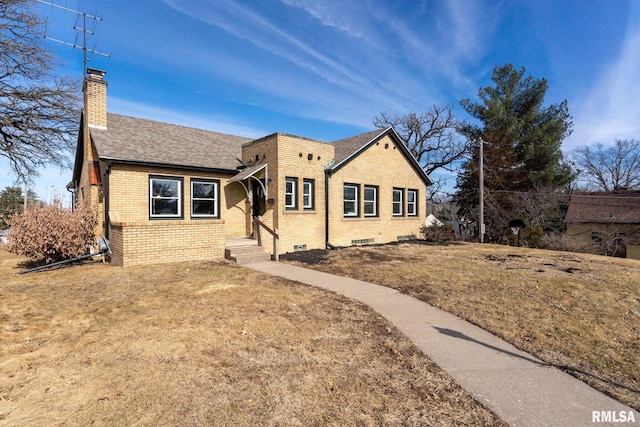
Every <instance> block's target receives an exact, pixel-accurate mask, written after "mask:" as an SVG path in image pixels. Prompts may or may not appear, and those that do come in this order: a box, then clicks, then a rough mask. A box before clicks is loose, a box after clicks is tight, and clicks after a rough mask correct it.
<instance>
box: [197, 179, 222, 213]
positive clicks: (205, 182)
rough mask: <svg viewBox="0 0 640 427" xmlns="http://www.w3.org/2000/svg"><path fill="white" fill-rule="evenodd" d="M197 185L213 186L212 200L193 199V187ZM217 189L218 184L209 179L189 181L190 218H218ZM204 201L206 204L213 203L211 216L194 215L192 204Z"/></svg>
mask: <svg viewBox="0 0 640 427" xmlns="http://www.w3.org/2000/svg"><path fill="white" fill-rule="evenodd" d="M197 184H207V185H213V197H212V198H208V197H207V198H203V197H195V195H194V194H195V191H194V187H195V185H197ZM219 188H220V182H219V181H218V180H211V179H192V180H191V216H192V217H193V218H220V213H219V194H220V193H219ZM199 200H204V201H208V202H213V214H198V213H195V210H194V206H193V202H195V201H199Z"/></svg>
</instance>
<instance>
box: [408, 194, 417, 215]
mask: <svg viewBox="0 0 640 427" xmlns="http://www.w3.org/2000/svg"><path fill="white" fill-rule="evenodd" d="M409 194H413V202H410V201H409ZM411 207H413V212H411V209H410V208H411ZM407 216H418V190H415V189H413V188H410V189H408V190H407Z"/></svg>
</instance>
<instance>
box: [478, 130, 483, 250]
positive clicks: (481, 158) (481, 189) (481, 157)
mask: <svg viewBox="0 0 640 427" xmlns="http://www.w3.org/2000/svg"><path fill="white" fill-rule="evenodd" d="M483 146H484V141H483V140H482V138H480V166H479V167H480V170H479V173H478V175H479V176H480V191H479V192H480V243H484V148H483Z"/></svg>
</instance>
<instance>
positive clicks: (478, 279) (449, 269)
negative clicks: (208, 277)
mask: <svg viewBox="0 0 640 427" xmlns="http://www.w3.org/2000/svg"><path fill="white" fill-rule="evenodd" d="M283 259H285V260H288V261H287V262H293V263H296V264H299V265H302V266H304V267H309V268H314V269H317V270H321V271H325V272H329V273H334V274H338V275H344V276H348V277H353V278H356V279H360V280H365V281H369V282H373V283H377V284H381V285H385V286H389V287H392V288H395V289H398V290H399V291H401V292H403V293H406V294H409V295H412V296H414V297H416V298H419V299H421V300H423V301H426V302H428V303H430V304H432V305H435V306H437V307H440V308H442V309H444V310H446V311H449V312H451V313H454V314H456V315H458V316H460V317H462V318H464V319H466V320H469V321H471V322H472V323H474V324H476V325H479V326H480V327H482V328H484V329H486V330H488V331H490V332H492V333H494V334H495V335H497V336H499V337H501V338H503V339H505V340H506V341H509V342H510V343H512V344H514V345H515V346H516V347H518V348H520V349H523V350H525V351H527V352H529V353H531V354H534V355H535V356H537V357H538V358H540V359H542V360H544V361H546V362H548V363H550V364H553V365H555V366H557V367H560V368H561V369H564V370H566V371H567V372H569V373H571V374H572V375H574V376H576V377H578V378H580V379H582V380H583V381H585V382H587V383H589V384H590V385H592V386H593V387H595V388H597V389H600V390H602V391H604V392H606V393H608V394H609V395H611V396H613V397H614V398H616V399H618V400H620V401H621V402H623V403H625V404H628V405H630V406H632V407H633V408H635V409H637V410H640V261H637V260H628V259H618V258H607V257H602V256H596V255H586V254H574V253H568V252H553V251H543V250H534V249H523V248H514V247H508V246H499V245H479V244H463V243H457V244H449V245H441V246H438V245H426V244H421V243H418V242H414V243H401V244H390V245H382V246H364V247H350V248H345V249H338V250H334V251H308V252H306V253H305V252H298V253H292V254H289V255H286V256H284V257H283Z"/></svg>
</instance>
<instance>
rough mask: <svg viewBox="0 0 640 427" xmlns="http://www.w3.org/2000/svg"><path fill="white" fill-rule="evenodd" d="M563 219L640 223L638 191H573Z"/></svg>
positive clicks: (639, 196) (639, 197)
mask: <svg viewBox="0 0 640 427" xmlns="http://www.w3.org/2000/svg"><path fill="white" fill-rule="evenodd" d="M565 221H566V222H571V223H585V222H591V223H614V224H615V223H617V224H640V191H622V190H621V191H611V192H599V193H583V192H574V193H573V194H572V195H571V201H570V202H569V208H568V209H567V214H566V215H565Z"/></svg>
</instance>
